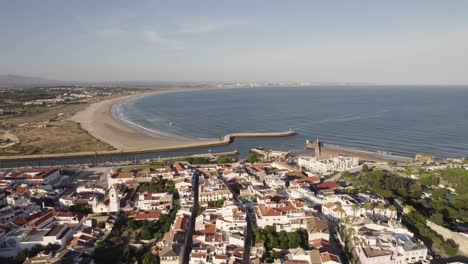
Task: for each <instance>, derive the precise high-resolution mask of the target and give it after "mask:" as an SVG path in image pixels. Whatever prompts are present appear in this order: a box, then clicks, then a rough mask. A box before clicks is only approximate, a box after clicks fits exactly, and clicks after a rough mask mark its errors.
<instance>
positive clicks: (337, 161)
mask: <svg viewBox="0 0 468 264" xmlns="http://www.w3.org/2000/svg"><path fill="white" fill-rule="evenodd" d="M297 163H298V165H299V166H300V167H303V168H305V169H306V170H308V171H311V172H315V173H320V174H329V173H332V172H337V171H343V170H349V169H352V168H355V167H357V166H359V158H355V157H343V156H338V157H332V158H329V159H319V158H316V157H307V156H303V157H299V158H298V161H297Z"/></svg>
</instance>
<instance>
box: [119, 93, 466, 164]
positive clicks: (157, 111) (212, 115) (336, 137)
mask: <svg viewBox="0 0 468 264" xmlns="http://www.w3.org/2000/svg"><path fill="white" fill-rule="evenodd" d="M114 113H115V114H116V115H117V116H119V117H120V118H121V119H122V120H127V121H129V122H132V123H134V124H136V125H138V126H141V127H144V128H146V129H149V130H152V131H155V132H158V133H164V134H172V135H177V136H183V137H190V138H217V137H220V136H221V135H224V134H228V133H233V132H271V131H285V130H289V129H293V130H295V131H297V132H298V133H299V134H298V135H297V136H294V137H288V138H267V139H239V140H236V141H235V142H234V143H233V145H230V146H227V147H221V148H216V151H222V150H224V149H225V150H233V149H237V150H238V151H241V153H246V152H248V150H249V149H250V148H252V147H259V146H261V147H263V148H267V149H275V150H291V151H297V150H301V149H303V148H304V143H305V141H306V139H314V138H320V140H323V141H325V142H328V143H330V144H334V145H337V146H341V147H345V148H351V149H359V150H366V151H384V152H388V153H392V154H394V155H400V156H413V155H414V154H415V153H417V152H427V153H433V154H435V155H436V156H437V157H439V158H441V157H460V156H468V87H443V86H437V87H435V86H430V87H423V86H418V87H415V86H411V87H403V86H397V87H395V86H337V87H334V86H323V87H277V88H272V87H267V88H249V89H230V90H206V91H191V92H175V93H167V94H159V95H148V96H145V97H142V98H139V99H135V100H132V101H127V102H125V103H122V104H120V105H117V106H116V107H115V108H114Z"/></svg>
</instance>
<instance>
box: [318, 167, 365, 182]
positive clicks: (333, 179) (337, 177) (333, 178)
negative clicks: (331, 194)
mask: <svg viewBox="0 0 468 264" xmlns="http://www.w3.org/2000/svg"><path fill="white" fill-rule="evenodd" d="M361 169H362V165H361V166H358V167H356V168H353V169H350V170H347V171H349V172H351V173H356V172H359V171H361ZM341 173H342V171H340V172H338V173H337V174H335V175H333V176H332V177H331V178H329V179H327V180H326V181H337V180H338V179H339V178H341Z"/></svg>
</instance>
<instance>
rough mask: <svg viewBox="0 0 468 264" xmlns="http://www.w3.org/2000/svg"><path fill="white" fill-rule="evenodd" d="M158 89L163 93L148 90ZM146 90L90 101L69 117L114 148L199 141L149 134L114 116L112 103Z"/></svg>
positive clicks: (141, 147)
mask: <svg viewBox="0 0 468 264" xmlns="http://www.w3.org/2000/svg"><path fill="white" fill-rule="evenodd" d="M158 93H162V91H155V92H151V94H158ZM147 94H150V93H139V94H133V95H127V96H123V97H116V98H111V99H107V100H104V101H100V102H97V103H94V104H91V105H90V106H89V107H87V108H86V109H84V110H82V111H80V112H78V113H76V114H75V115H74V116H72V117H71V118H70V119H71V120H72V121H75V122H77V123H79V124H80V125H81V127H82V128H83V129H84V130H86V131H88V133H90V134H91V135H92V136H93V137H95V138H97V139H99V140H101V141H103V142H106V143H108V144H109V145H111V146H113V147H114V148H115V149H117V150H133V149H135V150H137V149H148V148H154V149H157V148H165V147H175V146H180V145H191V144H200V143H202V142H200V141H195V140H190V139H180V138H177V139H174V138H170V137H167V136H162V135H160V136H158V135H154V136H149V135H146V134H144V133H142V132H140V131H138V130H136V129H134V128H131V127H129V126H126V125H124V124H122V123H120V122H119V121H117V120H116V119H114V117H113V116H112V106H114V105H115V104H118V103H120V102H123V101H126V100H130V99H133V98H136V97H140V96H144V95H147Z"/></svg>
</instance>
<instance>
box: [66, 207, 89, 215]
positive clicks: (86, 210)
mask: <svg viewBox="0 0 468 264" xmlns="http://www.w3.org/2000/svg"><path fill="white" fill-rule="evenodd" d="M69 210H70V212H72V213H79V214H83V215H88V214H91V213H92V212H93V210H92V209H91V208H89V207H86V206H84V205H81V204H75V205H72V206H70V208H69Z"/></svg>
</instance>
